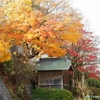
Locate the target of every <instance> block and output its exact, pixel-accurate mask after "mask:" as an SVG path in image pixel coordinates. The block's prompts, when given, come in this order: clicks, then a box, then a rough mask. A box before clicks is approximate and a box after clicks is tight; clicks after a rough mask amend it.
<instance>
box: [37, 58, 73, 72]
mask: <svg viewBox="0 0 100 100" xmlns="http://www.w3.org/2000/svg"><path fill="white" fill-rule="evenodd" d="M70 65H71V61H70V60H68V59H67V58H42V59H40V61H38V62H37V63H36V70H37V71H47V70H48V71H49V70H68V69H69V68H70Z"/></svg>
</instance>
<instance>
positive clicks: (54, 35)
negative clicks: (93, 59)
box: [0, 0, 83, 57]
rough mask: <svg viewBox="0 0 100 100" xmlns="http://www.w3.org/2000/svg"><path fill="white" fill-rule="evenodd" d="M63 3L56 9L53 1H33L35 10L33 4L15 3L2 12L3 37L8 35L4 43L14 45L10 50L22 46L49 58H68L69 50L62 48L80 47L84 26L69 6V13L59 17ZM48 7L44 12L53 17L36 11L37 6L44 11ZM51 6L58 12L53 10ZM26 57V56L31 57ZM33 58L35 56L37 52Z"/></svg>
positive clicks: (0, 31) (16, 0)
mask: <svg viewBox="0 0 100 100" xmlns="http://www.w3.org/2000/svg"><path fill="white" fill-rule="evenodd" d="M60 2H61V1H60ZM60 2H59V3H57V2H55V4H54V5H53V1H49V0H48V3H46V1H42V0H41V2H40V1H39V0H38V1H37V0H36V1H34V0H33V4H34V6H32V1H31V0H12V1H11V2H9V3H7V4H6V5H4V6H2V7H1V9H0V13H1V14H0V15H1V16H0V19H1V21H0V23H1V26H0V34H1V36H0V37H2V34H3V35H5V36H4V39H3V41H4V42H10V47H11V46H12V45H13V46H14V45H20V46H22V47H23V48H24V51H30V49H31V50H33V51H34V50H35V51H37V52H42V53H46V54H48V55H49V56H55V57H61V56H65V55H66V50H65V49H63V48H62V45H63V44H64V43H65V42H68V41H69V42H71V43H77V40H78V39H79V38H80V37H81V34H80V30H81V28H82V26H83V25H82V24H81V22H80V18H79V17H78V16H79V15H78V13H76V12H74V10H71V8H70V11H69V8H68V6H67V8H66V10H64V11H62V12H58V13H55V11H56V10H57V9H58V8H57V7H58V6H59V7H61V6H60ZM44 4H47V5H46V6H45V7H46V8H45V9H44V10H43V11H45V10H47V12H49V13H47V12H46V13H43V11H41V10H40V9H38V8H37V9H36V6H38V5H39V7H41V8H42V7H43V6H42V5H44ZM49 4H50V5H51V4H52V7H54V8H55V9H56V10H54V8H52V9H51V8H50V5H49ZM63 6H64V8H65V7H66V6H65V5H63ZM32 7H33V8H32ZM48 8H49V9H48ZM49 10H51V11H49ZM58 11H59V10H58ZM6 40H7V41H6ZM29 45H30V46H29ZM26 49H27V50H26ZM14 53H15V52H14ZM26 53H27V52H26ZM26 53H25V52H24V56H26V57H27V54H26ZM32 54H33V56H34V52H32ZM28 56H29V54H28Z"/></svg>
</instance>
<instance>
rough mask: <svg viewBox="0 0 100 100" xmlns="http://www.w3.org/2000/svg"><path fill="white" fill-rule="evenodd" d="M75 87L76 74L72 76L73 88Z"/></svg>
mask: <svg viewBox="0 0 100 100" xmlns="http://www.w3.org/2000/svg"><path fill="white" fill-rule="evenodd" d="M73 87H75V80H74V72H73V75H72V88H73Z"/></svg>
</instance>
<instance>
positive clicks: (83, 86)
mask: <svg viewBox="0 0 100 100" xmlns="http://www.w3.org/2000/svg"><path fill="white" fill-rule="evenodd" d="M84 78H85V76H84V73H82V78H81V79H82V87H84Z"/></svg>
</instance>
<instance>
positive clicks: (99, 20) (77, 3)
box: [71, 0, 100, 36]
mask: <svg viewBox="0 0 100 100" xmlns="http://www.w3.org/2000/svg"><path fill="white" fill-rule="evenodd" d="M71 6H72V7H74V8H75V9H79V11H80V12H81V13H82V15H84V21H85V23H86V21H87V20H88V23H89V25H88V26H89V29H90V31H92V32H93V33H94V35H99V36H100V0H72V1H71Z"/></svg>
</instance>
